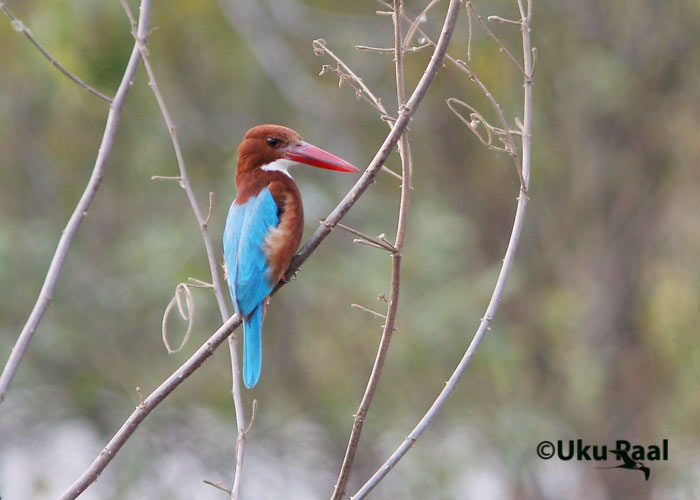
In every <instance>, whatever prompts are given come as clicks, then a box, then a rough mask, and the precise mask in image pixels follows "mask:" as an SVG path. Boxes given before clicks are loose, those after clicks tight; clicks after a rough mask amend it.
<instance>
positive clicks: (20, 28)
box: [0, 1, 116, 104]
mask: <svg viewBox="0 0 700 500" xmlns="http://www.w3.org/2000/svg"><path fill="white" fill-rule="evenodd" d="M0 9H2V11H3V12H4V13H5V14H7V17H9V18H10V21H11V23H12V28H13V29H14V30H15V31H17V32H19V33H22V34H23V35H24V36H25V37H27V40H29V41H30V42H31V44H32V45H34V47H36V48H37V50H38V51H39V52H41V55H43V56H44V57H45V58H46V59H47V60H48V61H49V62H50V63H51V64H52V65H53V66H54V67H55V68H56V69H57V70H58V71H60V72H61V73H63V74H64V75H65V76H67V77H68V78H69V79H71V80H72V81H73V82H75V83H76V84H78V85H79V86H81V87H82V88H83V89H85V90H87V91H88V92H90V93H91V94H93V95H96V96H97V97H99V98H100V99H102V100H103V101H106V102H108V103H110V104H111V103H112V98H111V97H107V96H106V95H104V94H103V93H102V92H100V91H99V90H96V89H94V88H92V87H91V86H90V85H88V84H87V83H85V82H84V81H82V80H81V79H80V78H78V77H77V76H75V75H74V74H73V73H71V72H70V71H68V70H67V69H66V68H64V67H63V65H62V64H61V63H59V62H58V61H57V60H56V59H55V58H54V57H53V56H52V55H51V54H49V51H48V50H46V49H45V48H44V46H43V45H41V44H40V43H39V41H38V40H37V39H36V38H34V35H32V32H31V31H30V30H29V28H27V27H26V26H25V25H24V23H23V22H22V21H20V20H19V19H17V17H15V15H14V14H13V13H12V11H10V9H8V8H7V5H5V2H2V1H0ZM115 99H116V97H115Z"/></svg>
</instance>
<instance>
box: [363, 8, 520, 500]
mask: <svg viewBox="0 0 700 500" xmlns="http://www.w3.org/2000/svg"><path fill="white" fill-rule="evenodd" d="M518 4H519V5H521V9H522V2H521V0H518ZM527 9H528V10H527V15H524V14H523V24H522V38H523V54H524V58H523V60H524V69H525V72H524V74H525V76H524V88H525V90H524V98H523V99H524V103H523V109H524V114H523V136H522V147H523V176H522V178H523V180H524V183H525V184H524V186H523V187H522V188H521V190H520V194H519V196H518V206H517V208H516V211H515V220H514V221H513V229H512V231H511V235H510V240H509V242H508V247H507V249H506V253H505V257H504V259H503V264H502V266H501V271H500V273H499V275H498V279H497V280H496V285H495V287H494V290H493V294H492V295H491V299H490V300H489V304H488V306H487V308H486V312H485V314H484V316H483V318H482V319H481V322H480V324H479V328H478V329H477V331H476V333H475V334H474V337H473V338H472V341H471V343H470V344H469V347H468V348H467V350H466V352H465V353H464V356H463V357H462V359H461V360H460V362H459V364H458V365H457V367H456V368H455V370H454V372H453V373H452V375H451V376H450V378H449V380H448V381H447V383H446V384H445V387H444V388H443V389H442V391H441V392H440V394H439V395H438V397H437V398H436V399H435V401H434V403H433V404H432V406H431V407H430V409H429V410H428V411H427V412H426V414H425V415H424V416H423V418H422V419H421V420H420V422H418V424H417V425H416V427H415V428H414V429H413V430H412V431H411V433H410V434H409V435H408V436H407V437H406V438H405V439H404V440H403V442H402V443H401V445H400V446H399V447H398V448H397V449H396V450H395V451H394V453H392V455H391V456H390V457H389V459H388V460H387V461H386V462H385V463H384V465H382V466H381V467H380V468H379V469H378V470H377V471H376V472H375V473H374V474H373V475H372V477H371V478H370V479H369V480H368V481H367V482H366V483H365V484H364V485H363V486H362V488H360V490H359V491H358V492H357V493H356V494H355V495H353V496H352V499H353V500H361V499H363V498H365V497H366V496H367V495H368V494H369V493H370V492H371V491H372V489H373V488H374V487H375V486H376V485H377V484H379V482H380V481H381V480H382V479H383V478H384V477H385V476H386V475H387V474H388V473H389V471H391V469H392V468H393V467H394V466H395V465H396V464H397V463H398V462H399V460H401V458H402V457H403V456H404V455H405V454H406V453H407V452H408V450H410V449H411V447H412V446H413V444H414V443H415V442H416V440H417V439H418V438H419V437H420V436H421V435H422V434H423V432H424V431H425V429H426V428H427V427H428V425H430V422H432V421H433V419H434V418H435V416H436V415H437V414H438V412H439V411H440V410H441V409H442V407H443V406H444V405H445V403H446V402H447V399H448V398H449V397H450V395H451V394H452V392H453V391H454V390H455V388H456V387H457V384H458V383H459V380H460V379H461V377H462V375H464V372H465V371H466V369H467V367H468V366H469V363H470V362H471V360H472V358H473V357H474V354H475V353H476V350H477V349H478V348H479V345H480V344H481V341H482V340H483V339H484V337H485V335H486V333H487V332H488V331H489V330H490V325H491V321H492V320H493V317H494V315H495V313H496V311H497V309H498V305H499V303H500V301H501V298H502V297H503V292H504V290H505V286H506V282H507V280H508V275H509V273H510V269H511V267H512V265H513V259H514V257H515V251H516V249H517V247H518V242H519V240H520V234H521V231H522V227H523V221H524V216H525V209H526V207H527V200H528V197H527V187H528V184H529V181H530V161H531V154H530V149H531V131H532V80H531V77H530V76H529V75H532V62H533V61H532V50H531V46H530V19H531V15H532V0H528V8H527Z"/></svg>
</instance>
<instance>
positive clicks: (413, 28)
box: [403, 0, 440, 52]
mask: <svg viewBox="0 0 700 500" xmlns="http://www.w3.org/2000/svg"><path fill="white" fill-rule="evenodd" d="M439 1H440V0H430V2H429V3H428V5H426V6H425V9H423V11H422V12H421V13H420V14H418V16H416V19H415V20H414V21H413V22H412V23H411V26H410V27H409V28H408V31H407V32H406V37H405V38H404V41H403V51H404V52H406V51H407V50H408V46H409V45H410V44H411V40H413V35H415V34H416V29H417V28H418V24H419V23H422V22H424V21H425V19H426V16H427V15H428V11H429V10H430V9H432V8H433V6H435V5H436V4H437V3H438V2H439ZM426 45H429V44H426Z"/></svg>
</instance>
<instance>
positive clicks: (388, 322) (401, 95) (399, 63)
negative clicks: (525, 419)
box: [331, 0, 458, 500]
mask: <svg viewBox="0 0 700 500" xmlns="http://www.w3.org/2000/svg"><path fill="white" fill-rule="evenodd" d="M434 3H435V2H434V1H433V2H431V3H430V4H429V5H428V7H426V8H425V10H424V11H423V13H422V14H421V17H422V15H424V14H425V13H426V12H427V11H428V9H429V8H430V7H432V6H433V5H434ZM452 7H453V6H452V4H451V5H450V8H452ZM455 7H458V4H457V5H456V6H455ZM393 10H394V16H393V22H394V48H395V53H394V68H395V73H396V100H397V107H398V109H399V116H403V114H404V113H405V112H406V111H407V109H406V91H405V83H404V68H403V51H402V47H403V44H404V41H403V35H402V32H401V20H402V14H403V1H402V0H394V5H393ZM449 15H450V14H449V11H448V17H449ZM455 16H456V15H455ZM416 27H417V23H414V24H413V25H412V26H411V29H412V30H415V29H416ZM398 148H399V156H400V158H401V176H402V177H403V182H402V183H401V200H400V202H399V216H398V222H397V227H396V240H395V242H394V244H393V245H392V244H391V243H389V242H388V241H387V240H386V238H385V237H384V235H383V234H382V235H379V237H378V239H377V240H373V241H376V242H377V243H378V244H385V245H388V246H392V247H393V248H394V250H395V251H394V253H392V261H391V291H390V293H389V304H388V307H387V313H386V317H385V322H384V327H383V331H382V337H381V340H380V341H379V347H378V348H377V355H376V358H375V361H374V366H373V367H372V372H371V373H370V376H369V380H368V382H367V386H366V388H365V392H364V395H363V396H362V401H361V402H360V406H359V408H358V410H357V412H355V416H354V420H353V425H352V430H351V431H350V437H349V439H348V445H347V448H346V450H345V456H344V458H343V463H342V465H341V468H340V472H339V474H338V480H337V482H336V484H335V488H334V491H333V495H332V497H331V500H341V499H342V498H343V497H344V496H345V490H346V489H347V483H348V481H349V479H350V472H351V470H352V466H353V463H354V461H355V455H356V452H357V447H358V445H359V442H360V436H361V434H362V427H363V424H364V421H365V419H366V418H367V414H368V413H369V409H370V406H371V404H372V400H373V399H374V394H375V392H376V389H377V386H378V385H379V379H380V377H381V374H382V371H383V368H384V362H385V360H386V355H387V353H388V352H389V345H390V343H391V338H392V334H393V333H394V331H395V330H396V328H395V324H396V317H397V314H398V306H399V293H400V290H401V259H402V254H401V253H402V251H403V245H404V241H405V238H406V226H407V222H408V208H409V205H410V201H411V191H412V184H411V182H412V175H413V165H412V158H411V148H410V145H409V142H408V134H407V133H406V132H404V133H403V134H401V137H400V138H399V143H398Z"/></svg>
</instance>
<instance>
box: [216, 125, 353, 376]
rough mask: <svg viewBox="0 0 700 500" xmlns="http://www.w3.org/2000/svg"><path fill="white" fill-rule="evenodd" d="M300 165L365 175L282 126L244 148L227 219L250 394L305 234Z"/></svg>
mask: <svg viewBox="0 0 700 500" xmlns="http://www.w3.org/2000/svg"><path fill="white" fill-rule="evenodd" d="M294 163H304V164H306V165H311V166H313V167H319V168H326V169H329V170H337V171H340V172H359V170H358V169H357V168H355V167H354V166H352V165H351V164H350V163H348V162H346V161H345V160H342V159H340V158H338V157H337V156H334V155H332V154H330V153H327V152H326V151H324V150H322V149H320V148H317V147H315V146H312V145H311V144H308V143H306V142H304V141H302V140H301V137H300V136H299V134H297V133H296V132H294V131H293V130H292V129H289V128H287V127H282V126H280V125H259V126H257V127H253V128H252V129H250V130H249V131H248V132H247V133H246V134H245V136H244V137H243V142H241V145H240V146H238V167H237V170H236V191H237V196H236V199H235V200H233V203H232V204H231V208H230V209H229V211H228V217H227V218H226V229H225V230H224V261H225V263H226V270H227V274H226V277H227V280H228V285H229V290H230V291H231V298H232V300H233V307H234V309H235V311H236V313H237V314H238V315H239V316H241V318H243V383H244V384H245V386H246V387H248V388H251V387H253V386H254V385H255V384H256V383H257V382H258V379H259V378H260V370H261V368H262V344H261V331H262V323H263V319H264V316H265V309H266V307H267V298H268V296H269V295H270V292H272V289H273V288H274V287H275V286H276V285H277V283H278V282H279V281H280V279H282V276H283V275H284V272H285V271H286V270H287V268H288V267H289V264H290V262H291V261H292V257H293V256H294V254H295V253H296V251H297V249H298V248H299V244H300V243H301V235H302V232H303V229H304V209H303V207H302V203H301V194H300V193H299V188H297V185H296V184H295V183H294V180H293V179H292V177H291V175H289V172H288V171H287V169H288V168H289V166H290V165H292V164H294Z"/></svg>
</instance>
